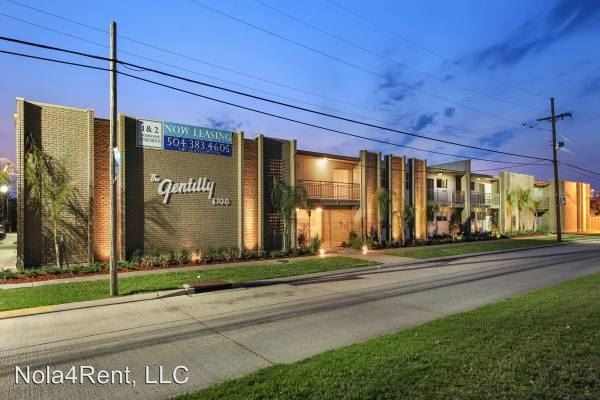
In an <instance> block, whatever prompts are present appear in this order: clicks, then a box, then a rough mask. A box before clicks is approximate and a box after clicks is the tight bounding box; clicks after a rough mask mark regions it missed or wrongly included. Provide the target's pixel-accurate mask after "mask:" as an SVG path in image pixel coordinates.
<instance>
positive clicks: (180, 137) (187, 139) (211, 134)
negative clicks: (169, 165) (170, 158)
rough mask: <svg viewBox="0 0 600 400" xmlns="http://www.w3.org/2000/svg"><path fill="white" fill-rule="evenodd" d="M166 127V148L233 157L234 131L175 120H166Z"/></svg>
mask: <svg viewBox="0 0 600 400" xmlns="http://www.w3.org/2000/svg"><path fill="white" fill-rule="evenodd" d="M164 128H165V130H164V149H165V150H175V151H184V152H190V153H203V154H216V155H219V156H229V157H231V154H232V147H233V132H228V131H222V130H220V129H211V128H202V127H199V126H192V125H184V124H178V123H175V122H165V123H164Z"/></svg>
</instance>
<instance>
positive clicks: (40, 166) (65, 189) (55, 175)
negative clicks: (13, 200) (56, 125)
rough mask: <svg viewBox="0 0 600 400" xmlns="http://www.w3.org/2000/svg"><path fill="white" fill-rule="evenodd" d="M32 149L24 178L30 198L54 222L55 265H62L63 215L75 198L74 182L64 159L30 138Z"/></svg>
mask: <svg viewBox="0 0 600 400" xmlns="http://www.w3.org/2000/svg"><path fill="white" fill-rule="evenodd" d="M30 146H31V151H30V152H29V154H27V157H26V161H25V181H26V182H27V185H28V188H29V195H30V198H31V200H33V201H35V202H36V203H38V204H39V205H40V206H41V207H42V209H43V210H44V211H45V212H46V214H47V216H48V219H49V221H50V223H51V225H52V236H53V239H54V252H55V256H56V266H57V267H58V268H61V267H62V261H61V254H60V242H59V239H58V238H59V230H60V220H61V215H62V214H63V212H64V211H66V210H67V209H68V207H69V205H70V203H71V201H72V199H73V193H74V192H73V186H72V185H71V182H70V178H69V173H68V171H67V167H66V161H65V160H64V159H60V160H58V159H55V158H53V157H51V156H49V155H48V154H46V153H44V151H43V150H41V149H40V148H39V147H37V146H36V145H35V143H33V141H31V143H30Z"/></svg>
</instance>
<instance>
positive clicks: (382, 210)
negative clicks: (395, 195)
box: [376, 189, 390, 240]
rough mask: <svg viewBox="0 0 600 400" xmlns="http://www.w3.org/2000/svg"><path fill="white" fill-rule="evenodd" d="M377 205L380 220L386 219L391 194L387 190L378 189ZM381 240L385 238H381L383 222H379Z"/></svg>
mask: <svg viewBox="0 0 600 400" xmlns="http://www.w3.org/2000/svg"><path fill="white" fill-rule="evenodd" d="M376 196H377V207H378V208H379V215H380V220H381V221H384V219H385V217H386V215H387V213H388V210H389V209H390V196H389V193H388V191H387V190H385V189H379V190H377V195H376ZM378 235H379V240H383V239H382V238H381V224H379V232H378Z"/></svg>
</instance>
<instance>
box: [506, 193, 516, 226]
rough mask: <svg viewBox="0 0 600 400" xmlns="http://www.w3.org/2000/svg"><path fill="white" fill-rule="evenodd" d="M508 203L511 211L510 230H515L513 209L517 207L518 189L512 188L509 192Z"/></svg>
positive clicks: (507, 195)
mask: <svg viewBox="0 0 600 400" xmlns="http://www.w3.org/2000/svg"><path fill="white" fill-rule="evenodd" d="M506 205H507V208H508V210H509V211H510V213H509V214H510V231H511V232H512V231H513V222H512V221H513V219H512V217H513V210H514V209H515V206H516V205H517V191H516V190H514V189H513V190H511V191H510V192H508V193H507V194H506Z"/></svg>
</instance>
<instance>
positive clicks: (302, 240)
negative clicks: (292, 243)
mask: <svg viewBox="0 0 600 400" xmlns="http://www.w3.org/2000/svg"><path fill="white" fill-rule="evenodd" d="M307 239H308V238H307V237H306V233H304V231H302V232H300V233H299V234H298V238H297V240H298V246H299V247H305V246H306V244H307V243H306V242H307Z"/></svg>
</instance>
